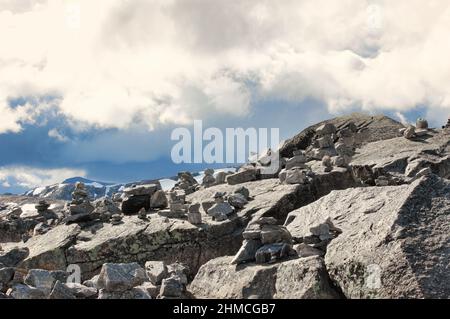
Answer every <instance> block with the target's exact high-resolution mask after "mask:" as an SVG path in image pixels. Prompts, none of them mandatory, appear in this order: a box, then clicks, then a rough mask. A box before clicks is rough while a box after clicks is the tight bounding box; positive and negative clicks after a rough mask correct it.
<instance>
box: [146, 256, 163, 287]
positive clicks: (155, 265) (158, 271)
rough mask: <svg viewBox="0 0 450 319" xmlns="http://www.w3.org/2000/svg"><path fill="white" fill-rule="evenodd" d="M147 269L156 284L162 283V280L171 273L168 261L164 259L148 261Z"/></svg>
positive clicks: (151, 279)
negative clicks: (167, 264)
mask: <svg viewBox="0 0 450 319" xmlns="http://www.w3.org/2000/svg"><path fill="white" fill-rule="evenodd" d="M145 271H146V273H147V276H148V278H149V279H150V282H151V283H152V284H154V285H156V286H159V285H161V282H162V280H163V279H164V278H166V277H167V276H168V274H169V273H168V271H167V266H166V263H165V262H163V261H147V262H146V263H145Z"/></svg>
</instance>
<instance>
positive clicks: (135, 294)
mask: <svg viewBox="0 0 450 319" xmlns="http://www.w3.org/2000/svg"><path fill="white" fill-rule="evenodd" d="M97 299H111V300H119V299H125V300H130V299H145V300H148V299H152V297H151V296H150V294H149V293H148V291H147V290H146V289H145V288H144V287H142V286H137V287H134V288H131V289H129V290H126V291H107V290H105V289H100V291H99V293H98V298H97Z"/></svg>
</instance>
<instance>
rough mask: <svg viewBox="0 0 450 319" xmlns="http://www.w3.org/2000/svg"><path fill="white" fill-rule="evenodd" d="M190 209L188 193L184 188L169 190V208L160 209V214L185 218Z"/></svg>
mask: <svg viewBox="0 0 450 319" xmlns="http://www.w3.org/2000/svg"><path fill="white" fill-rule="evenodd" d="M187 210H188V205H187V204H186V193H185V192H184V191H183V190H172V191H170V192H169V209H164V210H160V211H159V212H158V214H159V215H160V216H163V217H167V218H185V217H186V213H187Z"/></svg>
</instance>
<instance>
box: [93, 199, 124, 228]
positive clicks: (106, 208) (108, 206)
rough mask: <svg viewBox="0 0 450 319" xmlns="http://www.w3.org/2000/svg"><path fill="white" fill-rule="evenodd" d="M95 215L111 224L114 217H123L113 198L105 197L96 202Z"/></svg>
mask: <svg viewBox="0 0 450 319" xmlns="http://www.w3.org/2000/svg"><path fill="white" fill-rule="evenodd" d="M94 207H95V210H94V213H95V214H97V215H98V216H99V219H100V221H102V222H109V221H110V220H111V217H112V216H113V215H117V214H118V215H121V213H122V212H121V210H120V208H119V207H118V206H117V205H116V202H114V201H113V200H112V199H111V198H108V197H103V198H100V199H98V200H96V201H94Z"/></svg>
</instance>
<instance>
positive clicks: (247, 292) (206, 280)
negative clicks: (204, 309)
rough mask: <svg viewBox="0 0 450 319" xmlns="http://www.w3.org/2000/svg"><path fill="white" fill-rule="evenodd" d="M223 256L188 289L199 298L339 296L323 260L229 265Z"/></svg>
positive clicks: (318, 258)
mask: <svg viewBox="0 0 450 319" xmlns="http://www.w3.org/2000/svg"><path fill="white" fill-rule="evenodd" d="M232 259H233V257H221V258H217V259H214V260H211V261H210V262H208V263H207V264H205V265H203V266H202V267H201V268H200V270H199V272H198V273H197V276H196V277H195V279H194V281H193V282H192V283H191V285H190V286H189V287H188V290H189V291H190V292H191V293H192V294H193V295H194V296H195V298H197V299H236V298H238V299H246V298H249V297H251V296H257V297H259V298H262V299H273V298H275V299H331V298H338V297H339V295H338V294H337V293H336V292H335V291H334V290H333V289H332V288H331V287H330V286H329V283H328V279H329V278H328V275H327V273H326V270H325V264H324V262H323V259H322V258H321V257H310V258H302V259H294V260H287V261H284V262H280V263H277V264H268V265H256V264H247V265H245V266H244V265H242V266H236V265H230V263H231V260H232Z"/></svg>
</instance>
